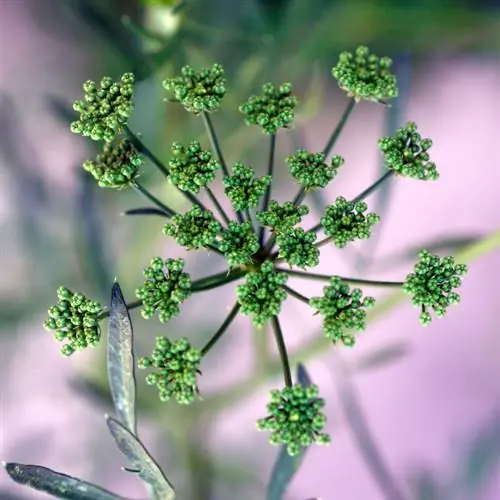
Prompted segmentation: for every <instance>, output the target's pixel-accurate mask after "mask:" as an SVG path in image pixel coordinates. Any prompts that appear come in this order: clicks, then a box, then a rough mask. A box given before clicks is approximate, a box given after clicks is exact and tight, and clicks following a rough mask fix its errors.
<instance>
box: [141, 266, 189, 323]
mask: <svg viewBox="0 0 500 500" xmlns="http://www.w3.org/2000/svg"><path fill="white" fill-rule="evenodd" d="M184 264H185V262H184V260H183V259H167V260H165V262H163V260H162V258H161V257H155V258H154V259H153V260H152V261H151V265H150V266H149V267H147V268H146V269H144V276H145V278H146V281H145V283H144V285H143V286H142V287H141V288H138V289H137V290H136V292H135V294H136V296H137V298H138V299H141V300H142V310H141V314H142V316H143V318H145V319H149V318H152V317H153V316H154V314H155V313H156V312H158V318H159V320H160V321H161V322H162V323H166V322H167V321H169V320H170V318H172V317H174V316H177V314H179V312H180V308H179V306H180V304H181V303H182V302H184V301H185V300H186V299H187V298H188V297H189V296H190V295H191V279H190V277H189V274H187V273H185V272H183V269H184Z"/></svg>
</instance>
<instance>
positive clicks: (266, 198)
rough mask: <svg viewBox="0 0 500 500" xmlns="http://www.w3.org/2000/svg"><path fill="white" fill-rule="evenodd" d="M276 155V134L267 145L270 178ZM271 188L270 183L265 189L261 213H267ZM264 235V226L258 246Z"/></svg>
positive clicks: (261, 228)
mask: <svg viewBox="0 0 500 500" xmlns="http://www.w3.org/2000/svg"><path fill="white" fill-rule="evenodd" d="M275 153H276V133H274V134H271V143H270V145H269V162H268V165H267V175H270V176H271V178H272V176H273V173H274V155H275ZM271 188H272V183H271V184H270V185H269V186H268V187H267V189H266V194H265V196H264V201H263V204H262V208H261V212H265V211H267V209H268V208H269V201H270V200H271ZM265 233H266V228H265V227H264V226H260V234H259V243H260V246H262V245H263V244H264V235H265Z"/></svg>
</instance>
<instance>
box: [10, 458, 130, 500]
mask: <svg viewBox="0 0 500 500" xmlns="http://www.w3.org/2000/svg"><path fill="white" fill-rule="evenodd" d="M2 465H3V466H4V468H5V470H6V471H7V474H8V475H9V477H10V478H11V479H12V480H13V481H15V482H16V483H18V484H22V485H24V486H28V487H29V488H33V489H35V490H38V491H43V492H44V493H48V494H49V495H52V496H54V497H56V498H65V499H68V500H127V499H125V498H124V497H121V496H118V495H115V494H114V493H111V492H110V491H107V490H105V489H103V488H100V487H99V486H96V485H95V484H91V483H87V482H85V481H82V480H81V479H77V478H76V477H72V476H68V475H66V474H62V473H61V472H55V471H53V470H51V469H47V468H46V467H42V466H40V465H24V464H17V463H5V462H3V464H2ZM2 498H3V497H2Z"/></svg>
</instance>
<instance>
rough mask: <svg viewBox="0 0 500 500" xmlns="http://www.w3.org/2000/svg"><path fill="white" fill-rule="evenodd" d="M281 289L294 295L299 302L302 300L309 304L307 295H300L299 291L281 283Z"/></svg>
mask: <svg viewBox="0 0 500 500" xmlns="http://www.w3.org/2000/svg"><path fill="white" fill-rule="evenodd" d="M283 289H284V290H285V292H286V293H288V294H290V295H291V296H292V297H295V298H296V299H298V300H300V301H301V302H304V304H307V305H309V300H310V299H308V298H307V297H305V296H304V295H302V294H301V293H299V292H296V291H295V290H294V289H293V288H290V287H289V286H287V285H283Z"/></svg>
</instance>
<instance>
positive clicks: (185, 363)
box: [138, 337, 202, 405]
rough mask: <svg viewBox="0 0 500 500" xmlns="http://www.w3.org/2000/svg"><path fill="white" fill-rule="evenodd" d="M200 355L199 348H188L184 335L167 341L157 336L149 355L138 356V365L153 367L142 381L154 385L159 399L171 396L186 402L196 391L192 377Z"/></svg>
mask: <svg viewBox="0 0 500 500" xmlns="http://www.w3.org/2000/svg"><path fill="white" fill-rule="evenodd" d="M201 358H202V355H201V351H200V350H199V349H195V348H194V347H191V345H190V344H189V342H188V341H187V339H185V338H181V339H179V340H177V341H175V342H171V341H170V340H169V339H167V338H166V337H158V338H157V339H156V349H154V350H153V353H152V354H151V356H149V357H148V356H145V357H143V358H140V359H139V360H138V366H139V368H141V369H146V368H153V369H154V368H156V371H155V372H153V373H149V374H148V375H147V376H146V383H147V384H148V385H156V387H158V392H159V396H160V400H161V401H164V402H167V401H170V400H171V399H172V398H175V399H176V400H177V402H178V403H179V404H181V405H188V404H191V403H193V402H194V400H195V395H197V394H198V385H197V381H196V376H197V374H198V373H199V369H198V367H199V365H200V362H201Z"/></svg>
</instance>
